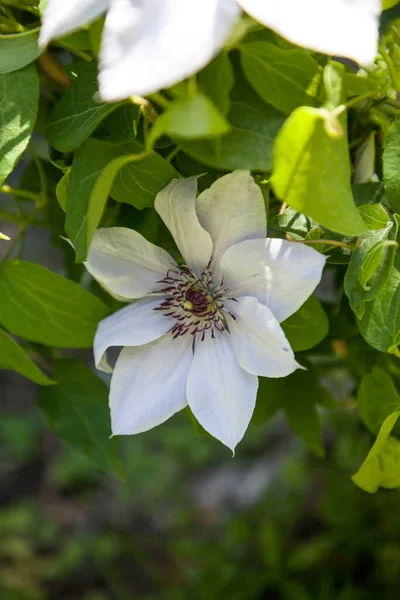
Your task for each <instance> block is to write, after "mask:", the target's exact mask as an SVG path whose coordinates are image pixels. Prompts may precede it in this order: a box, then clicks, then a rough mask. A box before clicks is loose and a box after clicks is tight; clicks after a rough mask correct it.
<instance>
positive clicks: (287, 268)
mask: <svg viewBox="0 0 400 600" xmlns="http://www.w3.org/2000/svg"><path fill="white" fill-rule="evenodd" d="M325 262H326V258H325V256H323V255H322V254H320V253H319V252H317V251H316V250H314V249H313V248H310V247H309V246H306V245H305V244H298V243H295V242H288V241H286V240H280V239H275V238H269V239H267V240H247V241H245V242H241V243H240V244H236V246H232V247H231V248H228V250H227V251H226V252H225V254H224V255H223V256H222V258H221V260H220V263H219V271H220V273H221V274H222V275H224V277H225V285H226V287H228V288H229V295H230V296H232V297H233V298H238V297H240V296H246V295H247V296H254V297H255V298H257V299H258V300H259V302H261V303H262V304H266V305H267V306H268V308H269V309H270V310H271V311H272V313H273V315H274V317H275V318H276V319H277V320H278V321H279V322H281V321H284V320H285V319H287V318H288V317H290V315H292V314H294V313H295V312H296V311H297V310H298V309H299V308H300V306H301V305H302V304H304V302H305V301H306V300H307V298H308V297H309V296H310V295H311V294H312V293H313V291H314V290H315V288H316V287H317V285H318V283H319V282H320V280H321V276H322V271H323V268H324V265H325Z"/></svg>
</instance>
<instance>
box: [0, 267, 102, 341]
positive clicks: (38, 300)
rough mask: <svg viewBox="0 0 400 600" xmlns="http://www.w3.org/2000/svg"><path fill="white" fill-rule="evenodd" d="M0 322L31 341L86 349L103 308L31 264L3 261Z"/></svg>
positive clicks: (80, 290) (83, 292)
mask: <svg viewBox="0 0 400 600" xmlns="http://www.w3.org/2000/svg"><path fill="white" fill-rule="evenodd" d="M0 298H1V302H0V323H1V325H3V326H4V327H5V328H7V329H8V330H9V331H10V332H11V333H13V334H15V335H19V336H21V337H24V338H25V339H27V340H30V341H32V342H39V343H40V344H47V345H50V346H57V347H60V348H89V347H90V346H91V345H92V343H93V338H94V334H95V331H96V327H97V324H98V323H99V321H100V320H101V319H103V318H104V317H105V316H107V312H108V311H107V308H106V306H105V305H104V304H103V303H102V302H101V301H100V300H99V299H98V298H96V296H93V295H92V294H90V293H89V292H87V291H86V290H85V289H84V288H83V287H82V286H80V285H79V284H77V283H75V282H73V281H69V280H68V279H65V278H64V277H61V276H60V275H56V274H55V273H52V272H51V271H49V270H48V269H45V268H44V267H41V266H40V265H37V264H35V263H31V262H27V261H22V260H8V261H5V262H4V263H3V264H2V265H1V268H0Z"/></svg>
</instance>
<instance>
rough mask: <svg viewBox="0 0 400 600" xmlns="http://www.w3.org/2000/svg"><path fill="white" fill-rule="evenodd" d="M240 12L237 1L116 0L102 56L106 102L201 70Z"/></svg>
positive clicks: (154, 88) (143, 93)
mask: <svg viewBox="0 0 400 600" xmlns="http://www.w3.org/2000/svg"><path fill="white" fill-rule="evenodd" d="M58 1H59V0H58ZM239 13H240V9H239V7H238V5H237V3H236V0H190V1H188V0H146V1H141V2H138V1H137V0H135V1H133V0H112V1H111V8H110V10H109V12H108V14H107V18H106V22H105V28H104V33H103V39H102V46H101V53H100V75H99V82H100V94H101V96H102V98H103V100H121V99H123V98H127V97H128V96H132V95H134V94H139V95H141V96H146V95H148V94H152V93H153V92H156V91H158V90H160V89H162V88H167V87H170V86H171V85H173V84H175V83H177V82H178V81H181V80H182V79H185V78H186V77H188V76H189V75H192V74H193V73H195V72H196V71H199V70H200V69H201V68H202V67H204V66H205V65H206V64H207V63H208V62H209V61H210V60H211V58H212V57H213V56H214V55H215V54H216V53H217V52H218V50H219V49H220V47H221V46H222V44H223V42H224V40H225V38H226V37H227V36H228V34H229V32H230V30H231V27H232V25H233V23H234V21H235V20H236V18H237V17H238V16H239Z"/></svg>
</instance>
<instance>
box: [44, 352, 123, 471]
mask: <svg viewBox="0 0 400 600" xmlns="http://www.w3.org/2000/svg"><path fill="white" fill-rule="evenodd" d="M54 371H55V376H56V378H57V381H58V385H56V386H53V387H51V388H43V389H42V390H41V391H40V394H39V397H38V404H39V408H40V409H41V410H42V411H43V413H44V414H45V416H46V418H47V421H48V423H49V425H50V427H51V428H52V429H53V430H54V432H55V433H56V434H57V436H58V437H60V438H61V439H62V440H63V441H64V442H65V443H66V444H68V445H69V446H71V447H72V448H74V449H75V450H78V451H80V452H83V454H85V455H86V456H87V457H88V458H89V459H90V460H92V461H93V463H94V464H95V465H96V466H97V467H99V468H100V469H102V470H103V471H105V472H106V473H109V474H111V475H114V476H115V477H118V478H120V479H123V477H124V475H123V471H122V468H121V465H120V462H119V460H118V445H117V440H116V438H111V439H110V434H111V430H110V416H109V410H108V388H107V386H106V385H105V384H104V383H103V382H102V381H101V380H100V379H98V377H96V375H94V374H93V373H92V371H90V369H89V368H88V367H87V366H86V365H85V364H83V363H80V362H78V361H76V360H71V359H60V360H57V361H55V362H54Z"/></svg>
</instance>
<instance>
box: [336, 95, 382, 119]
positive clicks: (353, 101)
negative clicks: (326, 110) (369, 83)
mask: <svg viewBox="0 0 400 600" xmlns="http://www.w3.org/2000/svg"><path fill="white" fill-rule="evenodd" d="M372 96H376V90H373V91H371V92H365V94H361V96H355V97H354V98H352V99H351V100H349V101H348V102H346V103H345V104H340V106H338V107H337V108H334V109H333V110H332V111H331V115H333V116H334V117H339V116H340V115H341V114H342V113H344V112H345V111H346V110H348V109H349V108H351V107H352V106H354V105H355V104H358V103H359V102H362V101H363V100H367V99H368V98H372Z"/></svg>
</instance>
